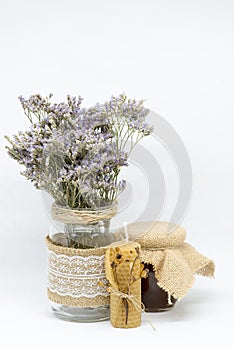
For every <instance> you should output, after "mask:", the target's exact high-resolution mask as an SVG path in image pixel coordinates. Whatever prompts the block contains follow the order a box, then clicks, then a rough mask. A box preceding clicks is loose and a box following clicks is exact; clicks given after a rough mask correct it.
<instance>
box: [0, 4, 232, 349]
mask: <svg viewBox="0 0 234 350" xmlns="http://www.w3.org/2000/svg"><path fill="white" fill-rule="evenodd" d="M0 6H1V8H0V40H1V46H0V48H1V55H0V63H1V65H0V67H1V82H0V84H1V128H0V129H1V151H0V152H1V153H0V154H1V171H0V184H1V210H0V215H1V245H0V271H1V272H0V273H1V274H0V276H1V279H0V305H1V317H0V324H1V326H0V343H1V348H2V349H15V348H16V347H17V348H19V349H25V350H26V349H31V348H34V349H35V348H36V349H42V348H47V347H49V346H50V348H51V349H65V348H66V349H69V348H70V349H73V348H74V349H75V348H80V349H81V348H84V346H85V344H86V346H87V347H88V346H90V348H91V347H92V348H94V349H101V348H102V349H123V348H126V349H127V348H128V349H129V348H130V347H132V348H133V349H142V348H143V347H144V348H147V347H148V348H154V347H155V348H157V349H160V348H163V349H171V348H172V347H173V348H174V349H177V348H178V349H188V348H190V349H197V348H198V347H199V348H200V349H205V348H210V349H219V348H220V347H221V346H222V349H225V350H226V349H228V350H229V349H234V339H233V338H234V337H233V323H234V322H233V321H234V316H233V313H234V307H233V306H234V303H233V294H234V286H233V244H234V240H233V234H234V232H233V231H234V223H233V209H234V201H233V193H234V185H233V179H234V167H233V147H234V138H233V130H234V128H233V127H234V122H233V120H234V116H233V112H234V99H233V88H234V83H233V82H234V63H233V62H234V42H233V40H234V2H233V1H232V0H230V1H229V0H210V1H209V0H196V1H188V0H187V1H186V0H179V1H178V0H175V1H173V0H145V1H142V0H135V1H133V0H125V1H123V0H118V1H111V0H109V1H108V0H99V1H95V0H93V1H91V0H86V1H81V0H77V1H75V0H66V1H63V0H57V1H50V0H47V1H45V0H41V1H34V0H30V1H29V0H28V1H27V0H21V1H16V0H11V1H10V0H9V1H3V0H2V1H1V4H0ZM123 91H125V92H126V93H127V95H128V96H129V97H131V98H136V99H141V98H144V99H146V103H145V104H146V106H147V107H149V108H150V109H151V110H153V111H155V112H157V113H158V114H159V115H161V116H163V117H164V118H165V119H166V120H167V121H168V122H169V123H170V124H171V125H172V126H173V127H174V128H175V130H176V131H177V133H178V134H179V135H180V137H181V139H182V140H183V142H184V144H185V147H186V149H187V151H188V154H189V157H190V159H191V163H192V168H193V196H192V200H191V205H190V208H189V210H188V211H187V214H186V216H185V218H184V220H183V223H182V224H183V226H184V227H185V228H186V230H187V241H188V242H189V243H191V244H192V245H193V246H194V247H196V248H197V249H198V250H199V251H201V252H202V253H203V254H205V255H207V256H208V257H210V258H212V259H213V260H214V261H215V263H216V276H215V279H214V280H212V279H206V278H202V277H197V278H196V282H195V284H194V286H193V288H192V289H191V290H190V291H189V293H188V294H187V296H186V297H185V298H184V299H183V300H182V301H181V302H180V303H178V304H177V305H176V306H175V308H174V309H173V310H171V311H170V312H168V313H164V314H151V315H150V317H151V320H152V322H153V323H154V325H155V326H156V329H157V331H156V332H153V331H152V329H151V327H150V325H149V323H148V321H147V319H146V318H145V316H144V315H143V320H142V326H141V327H139V328H137V329H131V330H123V329H114V328H112V327H111V325H110V324H109V321H106V322H102V323H95V324H73V323H68V322H63V321H60V320H58V319H56V318H55V317H54V316H53V314H52V313H51V312H50V310H49V305H48V301H47V296H46V247H45V242H44V237H45V235H46V234H47V230H48V224H49V219H48V216H47V214H46V212H45V210H44V205H43V202H42V199H41V194H40V192H37V191H35V190H34V188H33V187H32V185H31V184H30V183H29V182H27V181H26V180H25V179H24V178H23V177H22V176H20V175H19V172H20V171H21V168H20V166H19V165H18V164H16V162H14V161H13V160H11V159H10V158H9V157H8V156H7V154H6V151H5V149H4V146H5V144H6V141H5V140H4V139H3V135H9V136H10V135H12V134H14V133H16V132H17V131H18V130H25V129H26V128H27V126H28V122H27V120H26V118H25V117H24V115H23V112H22V110H21V106H20V104H19V101H18V100H17V97H18V96H19V95H21V94H22V95H24V96H25V97H28V96H29V95H30V94H32V93H41V94H43V95H48V94H49V93H50V92H52V93H53V94H54V97H55V99H56V100H64V99H65V97H66V95H67V94H68V93H70V94H71V95H79V94H80V95H81V96H82V97H84V99H85V100H84V104H85V105H87V106H88V105H92V104H94V103H96V102H97V101H99V102H102V101H105V100H107V99H108V98H109V97H110V95H112V94H119V93H121V92H123ZM155 156H156V157H157V155H155ZM155 200H157V199H155ZM110 342H112V344H110Z"/></svg>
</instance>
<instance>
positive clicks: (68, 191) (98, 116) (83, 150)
mask: <svg viewBox="0 0 234 350" xmlns="http://www.w3.org/2000/svg"><path fill="white" fill-rule="evenodd" d="M51 98H52V95H51V94H50V95H49V97H47V98H42V97H41V96H40V95H32V96H31V97H30V98H29V99H28V100H26V99H24V98H23V97H19V99H20V102H21V105H22V107H23V110H24V112H25V114H26V116H27V117H28V119H29V120H30V123H31V125H30V128H29V130H27V131H25V132H19V133H18V134H17V135H14V136H13V137H12V138H11V139H10V138H9V137H7V136H6V139H7V140H8V141H9V142H10V145H9V146H7V147H6V148H7V150H8V154H9V155H10V156H11V157H12V158H13V159H15V160H17V161H18V163H19V164H22V165H23V166H24V167H25V170H24V171H23V172H22V174H23V175H24V176H25V177H26V178H27V179H29V180H31V181H32V182H33V184H34V185H35V186H36V188H37V189H42V190H45V191H47V192H48V193H50V194H51V196H52V197H53V198H54V200H55V202H56V203H57V204H59V205H65V206H68V207H70V208H97V207H100V206H105V205H108V204H110V203H112V202H113V201H114V200H115V199H116V198H117V197H118V195H119V193H121V192H122V191H123V189H124V188H125V181H124V180H122V181H118V175H119V172H120V170H121V168H122V167H123V166H127V165H128V163H127V159H128V157H129V154H130V152H131V151H132V149H133V147H134V146H135V145H136V144H137V142H139V141H140V140H141V139H142V138H143V137H144V136H146V135H149V134H150V133H151V131H152V128H151V127H149V126H148V125H147V124H146V123H145V119H146V116H147V114H148V113H149V110H148V109H146V108H145V107H144V106H143V101H139V102H137V101H135V100H129V99H127V97H126V95H124V94H121V95H120V96H117V97H114V96H112V97H111V99H110V100H109V101H107V102H105V103H103V104H96V105H95V106H94V107H91V108H81V103H82V98H81V97H78V98H76V97H71V96H67V101H66V103H59V104H56V103H55V104H52V102H51Z"/></svg>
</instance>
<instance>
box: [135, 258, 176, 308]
mask: <svg viewBox="0 0 234 350" xmlns="http://www.w3.org/2000/svg"><path fill="white" fill-rule="evenodd" d="M145 269H147V270H148V276H147V277H146V278H142V279H141V299H142V303H143V304H144V306H145V311H146V312H161V311H167V310H170V309H171V308H172V307H173V306H174V304H175V303H176V299H175V298H173V297H171V298H170V302H169V299H168V294H167V292H165V291H164V290H163V289H161V288H160V287H159V286H158V283H157V279H156V277H155V273H154V270H153V266H152V265H151V264H145Z"/></svg>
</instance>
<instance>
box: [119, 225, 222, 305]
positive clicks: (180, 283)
mask: <svg viewBox="0 0 234 350" xmlns="http://www.w3.org/2000/svg"><path fill="white" fill-rule="evenodd" d="M125 230H126V228H124V229H121V230H120V234H124V232H125ZM127 231H128V237H129V240H131V241H136V242H138V243H140V245H141V260H142V262H144V263H146V264H152V265H153V268H154V271H155V277H156V278H157V281H158V285H159V287H161V288H162V289H163V290H165V291H166V292H167V293H168V295H170V296H173V297H174V298H176V299H181V298H183V297H184V296H185V295H186V293H187V291H188V290H189V289H190V288H191V287H192V285H193V282H194V274H198V275H202V276H207V277H214V271H215V265H214V262H213V261H212V260H210V259H208V258H207V257H206V256H204V255H202V254H200V253H199V252H198V251H197V250H196V249H195V248H193V247H192V246H191V245H189V244H188V243H185V242H184V240H185V238H186V232H185V230H184V228H182V227H181V226H176V225H174V226H173V224H171V223H168V222H163V221H156V222H136V223H133V224H130V225H128V226H127ZM169 232H170V233H169Z"/></svg>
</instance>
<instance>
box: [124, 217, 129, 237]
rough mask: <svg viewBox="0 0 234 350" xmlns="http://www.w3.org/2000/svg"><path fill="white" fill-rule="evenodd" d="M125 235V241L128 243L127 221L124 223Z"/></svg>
mask: <svg viewBox="0 0 234 350" xmlns="http://www.w3.org/2000/svg"><path fill="white" fill-rule="evenodd" d="M124 233H125V241H126V242H128V228H127V222H126V221H124Z"/></svg>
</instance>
